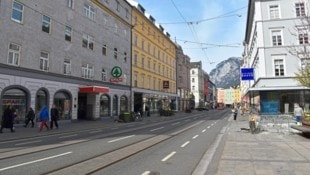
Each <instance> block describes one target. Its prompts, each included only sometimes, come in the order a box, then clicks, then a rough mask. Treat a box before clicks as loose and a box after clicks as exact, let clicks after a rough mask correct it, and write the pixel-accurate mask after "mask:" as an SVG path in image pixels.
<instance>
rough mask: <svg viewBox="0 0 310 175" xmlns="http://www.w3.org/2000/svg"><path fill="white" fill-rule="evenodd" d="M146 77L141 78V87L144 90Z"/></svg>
mask: <svg viewBox="0 0 310 175" xmlns="http://www.w3.org/2000/svg"><path fill="white" fill-rule="evenodd" d="M144 77H145V75H142V77H141V85H142V86H141V87H142V88H144Z"/></svg>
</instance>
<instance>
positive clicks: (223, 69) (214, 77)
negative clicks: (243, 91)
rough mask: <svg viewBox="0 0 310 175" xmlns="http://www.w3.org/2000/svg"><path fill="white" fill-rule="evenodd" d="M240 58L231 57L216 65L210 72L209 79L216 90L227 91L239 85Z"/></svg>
mask: <svg viewBox="0 0 310 175" xmlns="http://www.w3.org/2000/svg"><path fill="white" fill-rule="evenodd" d="M240 64H241V58H239V57H231V58H228V59H227V60H225V61H222V62H220V63H219V64H218V65H216V68H215V69H213V70H212V71H211V72H210V75H209V76H210V79H211V81H212V82H213V83H214V84H215V85H216V87H217V88H224V89H228V88H230V87H231V86H236V85H239V84H240Z"/></svg>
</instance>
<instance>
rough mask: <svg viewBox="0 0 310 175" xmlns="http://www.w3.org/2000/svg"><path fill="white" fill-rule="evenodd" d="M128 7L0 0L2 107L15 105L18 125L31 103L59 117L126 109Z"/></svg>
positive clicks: (69, 0) (101, 0)
mask: <svg viewBox="0 0 310 175" xmlns="http://www.w3.org/2000/svg"><path fill="white" fill-rule="evenodd" d="M131 9H132V8H131V6H130V4H128V2H127V1H125V0H117V1H114V0H113V1H112V0H63V1H51V0H40V1H32V0H5V1H0V33H1V40H0V46H1V47H0V80H1V81H0V94H1V100H0V106H1V107H0V110H1V111H3V109H4V108H6V107H7V105H13V106H14V108H15V109H16V111H17V113H18V118H17V121H21V122H23V121H24V116H25V113H26V112H27V109H28V108H29V107H30V106H31V107H33V108H34V109H35V111H36V113H38V112H39V110H40V109H41V108H42V106H44V105H47V106H49V107H51V106H52V104H56V106H57V108H58V109H59V111H60V119H64V120H76V119H96V118H98V117H103V116H116V115H118V114H119V113H120V112H122V111H128V110H130V85H131V82H130V80H131V58H130V55H131V27H132V25H131ZM1 111H0V113H2V112H1Z"/></svg>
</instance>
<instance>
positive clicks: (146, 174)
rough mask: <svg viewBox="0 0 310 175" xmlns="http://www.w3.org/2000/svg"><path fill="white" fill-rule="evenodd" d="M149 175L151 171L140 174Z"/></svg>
mask: <svg viewBox="0 0 310 175" xmlns="http://www.w3.org/2000/svg"><path fill="white" fill-rule="evenodd" d="M149 174H151V171H145V172H144V173H142V174H141V175H149Z"/></svg>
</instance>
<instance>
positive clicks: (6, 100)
mask: <svg viewBox="0 0 310 175" xmlns="http://www.w3.org/2000/svg"><path fill="white" fill-rule="evenodd" d="M1 100H2V105H3V106H2V113H3V111H4V110H5V109H6V108H7V107H8V106H9V105H12V106H13V109H14V111H15V112H16V117H15V119H14V121H15V123H23V122H24V121H25V115H26V109H27V94H26V92H25V91H23V90H21V89H17V88H13V89H8V90H6V91H5V92H4V93H3V96H2V98H1Z"/></svg>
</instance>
